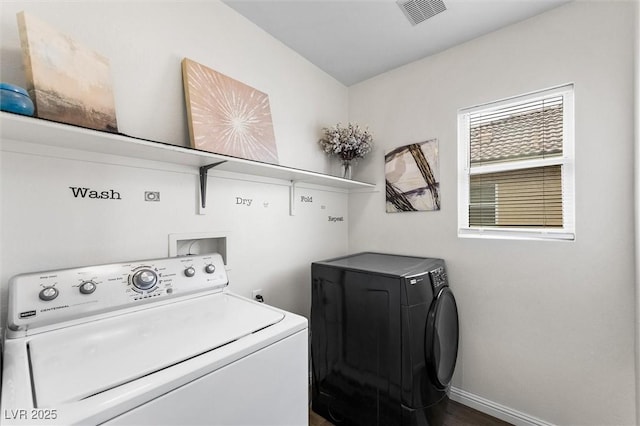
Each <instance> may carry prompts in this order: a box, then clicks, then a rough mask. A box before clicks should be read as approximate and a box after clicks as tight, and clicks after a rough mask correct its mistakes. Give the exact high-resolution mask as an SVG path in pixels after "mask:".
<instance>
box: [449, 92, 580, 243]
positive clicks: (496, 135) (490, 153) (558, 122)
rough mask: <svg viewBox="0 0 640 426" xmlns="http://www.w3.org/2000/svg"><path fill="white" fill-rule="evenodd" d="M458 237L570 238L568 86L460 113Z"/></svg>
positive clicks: (572, 235)
mask: <svg viewBox="0 0 640 426" xmlns="http://www.w3.org/2000/svg"><path fill="white" fill-rule="evenodd" d="M458 123H459V129H458V131H459V136H458V139H459V152H460V155H461V158H460V159H459V160H460V161H459V162H460V169H461V170H460V185H459V196H460V200H459V201H460V203H459V204H460V206H459V209H460V211H459V235H461V236H503V237H514V238H521V237H533V238H558V239H574V238H575V231H574V225H573V215H574V212H573V204H574V203H573V193H574V189H573V186H574V182H573V85H568V86H563V87H559V88H554V89H550V90H545V91H542V92H536V93H532V94H528V95H523V96H519V97H517V98H511V99H507V100H502V101H498V102H495V103H491V104H487V105H481V106H477V107H473V108H468V109H465V110H461V111H460V112H459V115H458Z"/></svg>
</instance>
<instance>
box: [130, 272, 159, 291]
mask: <svg viewBox="0 0 640 426" xmlns="http://www.w3.org/2000/svg"><path fill="white" fill-rule="evenodd" d="M131 282H132V283H133V285H134V286H136V287H138V288H139V289H140V290H149V289H150V288H151V287H153V286H154V285H156V283H157V282H158V275H157V274H156V273H155V272H153V271H152V270H151V269H149V268H144V269H140V270H138V271H137V272H136V273H135V274H133V278H132V279H131Z"/></svg>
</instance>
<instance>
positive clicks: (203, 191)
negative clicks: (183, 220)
mask: <svg viewBox="0 0 640 426" xmlns="http://www.w3.org/2000/svg"><path fill="white" fill-rule="evenodd" d="M226 162H227V160H223V161H218V162H217V163H213V164H209V165H206V166H202V167H200V205H201V206H202V208H203V209H204V208H205V207H207V173H208V172H209V169H212V168H214V167H216V166H219V165H220V164H222V163H226Z"/></svg>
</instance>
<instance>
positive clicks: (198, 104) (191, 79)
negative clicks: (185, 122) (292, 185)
mask: <svg viewBox="0 0 640 426" xmlns="http://www.w3.org/2000/svg"><path fill="white" fill-rule="evenodd" d="M182 78H183V82H184V91H185V97H186V103H187V114H188V118H189V134H190V137H191V146H192V147H194V148H197V149H201V150H204V151H209V152H214V153H217V154H225V155H231V156H234V157H239V158H246V159H250V160H257V161H263V162H267V163H275V164H277V163H278V151H277V148H276V140H275V135H274V132H273V123H272V121H271V108H270V107H269V96H268V95H267V94H266V93H263V92H260V91H258V90H256V89H254V88H252V87H250V86H248V85H246V84H244V83H241V82H239V81H237V80H234V79H233V78H231V77H228V76H226V75H224V74H221V73H219V72H217V71H214V70H212V69H210V68H207V67H205V66H204V65H201V64H199V63H197V62H194V61H192V60H191V59H188V58H185V59H184V60H183V61H182Z"/></svg>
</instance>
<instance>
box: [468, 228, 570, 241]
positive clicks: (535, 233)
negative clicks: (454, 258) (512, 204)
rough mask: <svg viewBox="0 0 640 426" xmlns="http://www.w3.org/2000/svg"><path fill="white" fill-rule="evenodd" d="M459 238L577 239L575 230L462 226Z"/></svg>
mask: <svg viewBox="0 0 640 426" xmlns="http://www.w3.org/2000/svg"><path fill="white" fill-rule="evenodd" d="M458 237H459V238H485V239H497V240H534V241H575V239H576V234H575V232H569V231H566V230H557V231H555V230H548V229H545V230H542V229H535V230H534V229H524V228H513V229H495V228H460V229H458Z"/></svg>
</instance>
